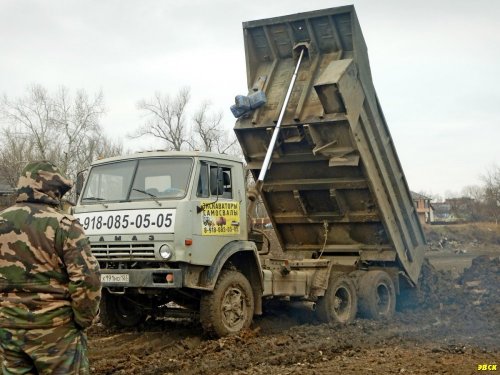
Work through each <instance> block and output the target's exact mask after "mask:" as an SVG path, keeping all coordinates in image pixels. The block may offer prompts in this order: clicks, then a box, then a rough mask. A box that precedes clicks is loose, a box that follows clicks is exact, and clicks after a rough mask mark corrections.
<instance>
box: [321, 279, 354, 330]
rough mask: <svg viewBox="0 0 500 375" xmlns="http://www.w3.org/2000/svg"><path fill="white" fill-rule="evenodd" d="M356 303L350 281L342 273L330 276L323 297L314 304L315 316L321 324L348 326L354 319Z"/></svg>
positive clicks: (352, 285) (352, 284)
mask: <svg viewBox="0 0 500 375" xmlns="http://www.w3.org/2000/svg"><path fill="white" fill-rule="evenodd" d="M357 307H358V301H357V296H356V288H355V286H354V283H353V282H352V280H351V279H350V278H349V277H348V276H347V275H345V274H344V273H342V272H333V273H332V274H331V275H330V281H329V283H328V288H327V290H326V291H325V295H324V296H323V297H320V298H319V300H318V303H317V304H316V315H317V317H318V319H319V321H321V322H323V323H340V324H349V323H352V322H353V321H354V319H355V318H356V313H357Z"/></svg>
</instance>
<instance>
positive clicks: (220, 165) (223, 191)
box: [74, 151, 262, 326]
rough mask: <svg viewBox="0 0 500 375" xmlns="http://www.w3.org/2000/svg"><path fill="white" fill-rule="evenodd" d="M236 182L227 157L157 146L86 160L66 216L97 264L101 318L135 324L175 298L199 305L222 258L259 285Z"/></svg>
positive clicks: (237, 173) (236, 166) (237, 165)
mask: <svg viewBox="0 0 500 375" xmlns="http://www.w3.org/2000/svg"><path fill="white" fill-rule="evenodd" d="M244 182H245V181H244V169H243V165H242V162H241V160H239V159H237V158H236V157H232V156H228V155H218V154H212V153H203V152H166V151H156V152H143V153H138V154H134V155H130V156H123V157H114V158H108V159H105V160H98V161H96V162H94V163H93V164H92V166H91V168H90V170H89V171H88V176H87V178H86V182H85V184H84V186H83V188H82V189H81V191H80V195H79V199H78V204H77V206H76V207H75V208H74V214H75V216H76V217H77V218H78V220H79V221H80V223H81V224H82V226H83V228H84V230H85V232H86V234H87V235H88V237H89V240H90V246H91V249H92V253H93V254H94V256H95V257H96V258H97V260H98V261H99V264H100V266H101V281H102V284H103V288H104V296H103V306H102V308H101V311H102V312H101V320H105V321H106V322H107V323H109V324H110V325H125V326H127V325H136V324H137V323H138V322H140V320H141V319H143V318H144V317H145V316H146V314H148V313H152V312H154V311H157V310H158V307H159V306H161V305H163V304H168V303H169V302H173V301H175V303H176V304H177V305H180V306H185V307H189V308H191V309H192V310H193V311H197V310H198V309H199V304H200V300H201V297H202V295H203V293H204V292H206V291H211V290H213V289H214V287H215V284H216V281H217V279H218V276H219V274H220V272H221V270H222V268H223V267H224V266H227V264H229V263H230V264H232V267H234V268H237V267H239V268H240V269H241V272H242V273H243V274H244V275H246V276H245V278H247V279H249V280H252V282H255V283H256V284H257V288H254V289H255V290H260V289H261V288H260V287H259V286H258V285H259V283H260V282H261V281H260V280H261V279H262V276H261V274H260V273H259V272H258V271H257V270H260V264H259V259H258V255H257V249H256V247H255V244H254V243H253V242H249V241H247V238H248V233H247V217H246V194H245V183H244ZM253 313H254V312H253V311H252V312H251V313H249V314H250V315H253Z"/></svg>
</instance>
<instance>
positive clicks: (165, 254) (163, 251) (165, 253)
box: [160, 244, 174, 260]
mask: <svg viewBox="0 0 500 375" xmlns="http://www.w3.org/2000/svg"><path fill="white" fill-rule="evenodd" d="M173 254H174V252H173V250H172V249H171V248H170V246H168V245H167V244H163V245H161V246H160V256H161V257H162V258H163V259H165V260H169V259H170V258H172V255H173Z"/></svg>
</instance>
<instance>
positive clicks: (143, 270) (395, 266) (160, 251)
mask: <svg viewBox="0 0 500 375" xmlns="http://www.w3.org/2000/svg"><path fill="white" fill-rule="evenodd" d="M243 32H244V41H245V52H246V61H247V80H248V95H247V96H239V97H238V98H237V103H236V104H235V106H233V107H232V110H233V113H234V114H235V116H237V117H238V120H237V122H236V125H235V132H236V135H237V137H238V140H239V142H240V145H241V147H242V150H243V154H244V158H245V164H244V163H243V162H242V160H240V159H239V158H236V157H231V156H228V155H217V154H212V153H204V152H194V151H193V152H143V153H138V154H135V155H129V156H122V157H114V158H109V159H104V160H98V161H96V162H94V163H93V164H92V166H91V168H90V170H89V173H88V176H87V178H86V181H85V183H84V184H83V186H81V187H80V189H79V199H78V203H77V205H76V207H75V208H74V213H75V215H76V216H77V217H78V218H79V220H80V221H81V223H82V224H83V226H84V229H85V231H86V233H87V235H88V237H89V239H90V243H91V247H92V252H93V254H94V255H95V256H96V258H97V259H98V260H99V263H100V265H101V273H102V274H101V280H102V283H103V287H104V294H103V301H102V306H101V321H102V322H103V323H104V324H106V325H121V326H133V325H136V324H138V323H139V322H141V320H143V319H145V318H146V317H147V316H148V315H149V316H155V315H164V314H165V315H173V316H180V315H185V314H192V315H193V316H199V319H200V321H201V324H202V326H203V328H204V329H205V330H206V331H207V332H209V333H211V334H214V335H217V336H224V335H228V334H234V333H237V332H239V331H240V330H242V329H244V328H246V327H249V326H250V324H251V322H252V317H253V316H254V315H255V314H261V313H262V305H263V300H265V299H272V298H280V299H285V300H291V301H295V300H304V301H311V302H314V303H315V306H316V308H315V313H316V314H317V316H318V318H319V319H320V320H321V321H324V322H340V323H348V322H351V321H352V320H353V319H355V317H356V315H357V314H358V313H359V314H362V315H364V316H368V317H372V318H379V317H390V316H391V314H392V313H393V312H394V309H395V304H396V298H397V296H398V294H399V293H400V291H401V290H402V289H403V288H411V287H413V286H415V285H416V283H417V280H418V276H419V273H420V268H421V265H422V259H423V251H424V244H425V240H424V236H423V232H422V228H421V226H420V224H419V221H418V217H417V214H416V212H415V209H414V206H413V202H412V199H411V197H410V193H409V190H408V186H407V183H406V180H405V177H404V174H403V170H402V168H401V165H400V163H399V160H398V158H397V154H396V150H395V148H394V145H393V142H392V139H391V136H390V133H389V130H388V128H387V124H386V122H385V119H384V116H383V113H382V110H381V108H380V105H379V102H378V99H377V96H376V93H375V89H374V87H373V83H372V79H371V73H370V67H369V62H368V55H367V51H366V46H365V43H364V39H363V36H362V34H361V29H360V27H359V24H358V20H357V17H356V13H355V11H354V8H353V7H352V6H347V7H340V8H332V9H326V10H320V11H314V12H309V13H302V14H295V15H290V16H284V17H277V18H271V19H265V20H258V21H252V22H246V23H244V24H243ZM245 168H247V169H249V170H250V171H251V173H252V175H253V177H254V179H255V181H256V183H255V188H254V189H253V190H252V191H247V186H246V179H245ZM259 198H260V199H261V200H262V201H263V203H264V205H265V207H266V209H267V212H268V214H269V217H270V221H271V223H272V226H273V228H274V230H275V231H276V236H277V238H278V240H279V243H280V245H281V249H282V254H284V256H282V257H280V258H279V259H275V258H272V257H271V256H269V255H267V256H265V257H264V256H263V255H262V254H260V251H261V247H262V242H263V241H262V238H263V237H262V233H259V232H258V231H255V230H254V229H253V228H252V226H251V223H250V221H249V219H248V218H249V215H248V214H247V212H248V210H249V209H250V211H251V210H252V209H251V207H252V205H253V203H254V202H255V200H256V199H259ZM249 206H250V207H249ZM179 306H180V307H182V308H179Z"/></svg>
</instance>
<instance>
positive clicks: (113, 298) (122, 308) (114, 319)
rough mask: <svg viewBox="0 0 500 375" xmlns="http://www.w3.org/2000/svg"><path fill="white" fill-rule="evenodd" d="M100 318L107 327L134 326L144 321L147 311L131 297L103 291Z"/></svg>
mask: <svg viewBox="0 0 500 375" xmlns="http://www.w3.org/2000/svg"><path fill="white" fill-rule="evenodd" d="M99 310H100V312H99V319H100V321H101V323H102V324H103V325H104V326H105V327H109V328H111V327H133V326H136V325H138V324H139V323H142V322H143V321H144V320H145V318H146V313H145V312H144V310H143V309H142V308H141V306H140V305H139V304H137V303H136V302H135V301H134V300H132V299H131V298H128V297H126V296H124V295H115V294H111V293H109V292H108V291H107V290H103V291H102V298H101V304H100V306H99Z"/></svg>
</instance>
